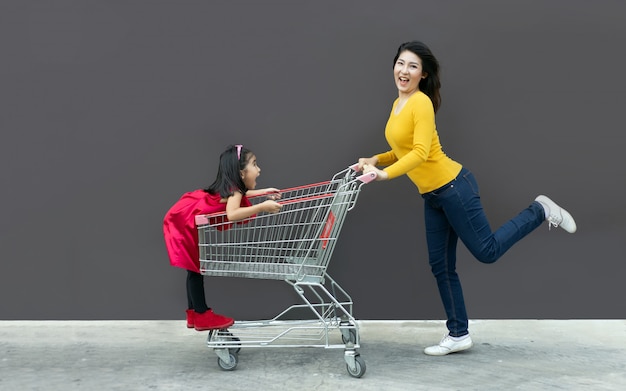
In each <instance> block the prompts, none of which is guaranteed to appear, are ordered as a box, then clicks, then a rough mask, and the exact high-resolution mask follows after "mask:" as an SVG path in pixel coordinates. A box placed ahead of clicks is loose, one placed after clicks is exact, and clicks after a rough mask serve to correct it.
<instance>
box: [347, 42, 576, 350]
mask: <svg viewBox="0 0 626 391" xmlns="http://www.w3.org/2000/svg"><path fill="white" fill-rule="evenodd" d="M393 63H394V65H393V76H394V80H395V84H396V87H397V89H398V98H397V99H396V100H395V101H394V103H393V107H392V110H391V114H390V115H389V120H388V122H387V126H386V128H385V137H386V139H387V142H388V144H389V146H390V147H391V150H389V151H387V152H385V153H380V154H377V155H374V156H372V157H370V158H360V159H359V169H360V170H363V172H365V173H367V172H372V171H373V172H376V174H377V180H389V179H393V178H397V177H399V176H401V175H405V174H406V175H407V176H408V177H409V178H410V179H411V181H412V182H413V183H414V184H415V185H416V186H417V188H418V191H419V193H420V194H421V196H422V198H423V199H424V219H425V222H426V241H427V245H428V257H429V263H430V266H431V269H432V272H433V275H434V276H435V279H436V280H437V286H438V288H439V294H440V296H441V300H442V302H443V306H444V308H445V310H446V316H447V322H446V326H447V328H448V333H447V334H446V335H445V336H444V338H443V339H442V340H441V342H439V344H437V345H434V346H430V347H427V348H426V349H425V350H424V353H426V354H428V355H436V356H442V355H446V354H449V353H454V352H458V351H462V350H466V349H469V348H471V347H472V346H473V343H472V339H471V337H470V335H469V331H468V318H467V312H466V309H465V303H464V300H463V291H462V289H461V283H460V280H459V276H458V275H457V273H456V270H455V268H456V246H457V241H458V239H459V238H460V239H461V241H462V242H463V244H465V246H466V247H467V248H468V249H469V251H470V252H471V253H472V255H473V256H474V257H476V259H478V260H479V261H480V262H484V263H493V262H495V261H497V260H498V259H499V258H500V257H501V256H502V255H503V254H504V253H505V252H506V251H507V250H508V249H509V248H511V246H513V245H514V244H515V243H516V242H517V241H519V240H520V239H522V238H523V237H525V236H526V235H528V234H529V233H530V232H531V231H533V230H534V229H536V228H537V227H539V226H540V225H541V224H542V223H543V222H544V221H545V220H547V221H548V224H549V227H558V226H560V227H561V228H563V229H565V230H566V231H567V232H570V233H573V232H575V231H576V223H575V222H574V219H573V218H572V216H571V215H570V214H569V213H568V212H567V211H566V210H565V209H563V208H561V207H560V206H558V205H557V204H556V203H554V202H553V201H552V200H550V199H549V198H548V197H546V196H544V195H540V196H538V197H537V198H536V199H535V201H534V202H532V203H531V204H530V206H528V207H527V208H526V209H524V210H522V211H521V212H520V213H519V214H518V215H517V216H516V217H514V218H512V219H511V220H509V221H508V222H506V223H505V224H504V225H502V227H500V228H499V229H498V230H496V231H495V232H492V231H491V228H490V225H489V222H488V220H487V217H486V215H485V212H484V210H483V207H482V205H481V202H480V196H479V192H478V185H477V183H476V180H475V178H474V176H473V175H472V173H471V172H470V171H469V170H468V169H467V168H465V167H463V166H462V165H461V164H460V163H458V162H456V161H455V160H453V159H451V158H450V157H448V156H447V155H446V154H445V153H444V152H443V150H442V147H441V144H440V143H439V136H438V133H437V129H436V128H435V113H436V112H437V110H438V109H439V106H440V105H441V97H440V95H439V89H440V87H441V82H440V80H439V63H438V61H437V59H436V58H435V57H434V56H433V54H432V52H431V51H430V49H429V48H428V47H427V46H426V45H425V44H423V43H422V42H419V41H413V42H407V43H403V44H402V45H400V47H399V48H398V52H397V54H396V56H395V58H394V60H393ZM377 165H381V166H386V167H385V168H384V169H379V168H377V167H376V166H377Z"/></svg>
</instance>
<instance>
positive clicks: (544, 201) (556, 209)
mask: <svg viewBox="0 0 626 391" xmlns="http://www.w3.org/2000/svg"><path fill="white" fill-rule="evenodd" d="M535 201H537V202H539V203H540V204H541V205H542V206H543V207H544V209H547V212H546V215H547V216H548V217H547V218H546V220H548V228H552V227H555V228H556V227H559V226H560V227H561V228H563V229H564V230H566V231H567V232H569V233H572V234H573V233H574V232H576V222H575V221H574V218H573V217H572V215H571V214H569V213H568V212H567V211H566V210H565V209H563V208H561V207H560V206H558V205H557V204H556V203H555V202H554V201H552V200H551V199H549V198H548V197H546V196H544V195H540V196H539V197H537V198H535Z"/></svg>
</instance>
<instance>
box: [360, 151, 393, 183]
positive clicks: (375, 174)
mask: <svg viewBox="0 0 626 391" xmlns="http://www.w3.org/2000/svg"><path fill="white" fill-rule="evenodd" d="M376 163H378V159H376V157H371V158H363V157H362V158H360V159H359V162H358V163H356V164H354V165H352V166H351V168H352V169H353V170H355V171H362V172H363V175H361V176H360V177H358V179H359V180H360V181H362V182H365V183H369V182H371V181H373V180H377V181H384V180H387V179H389V175H388V174H387V173H386V172H385V171H383V170H380V169H378V168H377V167H376Z"/></svg>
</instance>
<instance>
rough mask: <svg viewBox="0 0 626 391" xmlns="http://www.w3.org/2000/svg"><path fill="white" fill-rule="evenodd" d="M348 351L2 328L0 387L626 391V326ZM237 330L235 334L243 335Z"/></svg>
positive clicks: (375, 334)
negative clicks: (436, 353) (351, 365)
mask: <svg viewBox="0 0 626 391" xmlns="http://www.w3.org/2000/svg"><path fill="white" fill-rule="evenodd" d="M359 325H360V327H361V329H360V330H361V348H360V349H359V352H360V353H361V357H362V358H363V359H364V360H365V363H366V367H367V370H366V372H365V374H364V375H363V377H361V378H354V377H351V376H350V375H349V374H348V372H347V370H346V362H345V361H344V358H343V355H344V354H343V349H323V348H291V347H290V348H244V349H242V350H241V352H240V353H239V363H238V365H237V367H236V369H235V370H233V371H223V370H221V369H220V368H219V366H218V365H217V356H216V355H215V353H214V352H213V351H212V350H211V349H209V348H208V347H207V346H206V335H207V332H201V333H200V332H196V331H194V330H188V329H187V328H185V325H184V321H182V320H180V321H0V389H1V390H20V391H21V390H46V391H52V390H90V391H99V390H124V391H129V390H185V391H191V390H224V391H228V390H255V391H264V390H306V391H308V390H359V391H367V390H372V391H394V390H402V391H406V390H626V320H476V321H472V322H471V323H470V331H471V333H472V337H473V340H474V344H475V346H474V348H472V349H471V350H469V351H466V352H462V353H456V354H452V355H449V356H444V357H430V356H426V355H424V354H423V353H422V350H423V348H424V346H427V345H429V344H432V343H434V342H436V341H438V340H439V339H440V338H441V337H442V336H443V333H444V331H445V330H444V324H443V322H441V321H360V322H359ZM232 331H233V332H235V331H236V330H232Z"/></svg>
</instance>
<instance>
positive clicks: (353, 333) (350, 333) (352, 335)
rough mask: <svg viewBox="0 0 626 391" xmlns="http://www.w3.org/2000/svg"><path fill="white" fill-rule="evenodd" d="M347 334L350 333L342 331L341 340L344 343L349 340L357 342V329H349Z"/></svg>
mask: <svg viewBox="0 0 626 391" xmlns="http://www.w3.org/2000/svg"><path fill="white" fill-rule="evenodd" d="M346 334H348V336H346V335H345V334H344V333H341V340H342V341H343V343H344V344H347V343H348V342H350V343H356V330H355V329H348V330H347V333H346Z"/></svg>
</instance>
